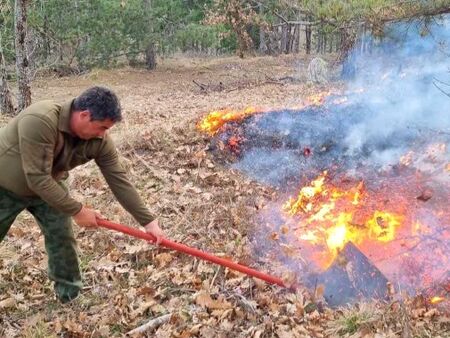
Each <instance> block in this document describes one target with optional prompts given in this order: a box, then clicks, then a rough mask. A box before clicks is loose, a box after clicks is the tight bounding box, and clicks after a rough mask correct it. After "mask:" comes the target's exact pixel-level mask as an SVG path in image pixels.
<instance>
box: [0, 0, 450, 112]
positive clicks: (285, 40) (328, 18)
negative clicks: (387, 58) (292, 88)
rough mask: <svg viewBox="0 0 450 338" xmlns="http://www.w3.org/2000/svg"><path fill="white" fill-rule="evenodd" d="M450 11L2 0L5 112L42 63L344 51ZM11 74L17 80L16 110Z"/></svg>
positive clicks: (305, 1)
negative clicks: (367, 37)
mask: <svg viewBox="0 0 450 338" xmlns="http://www.w3.org/2000/svg"><path fill="white" fill-rule="evenodd" d="M448 12H450V4H449V0H429V1H421V0H415V1H414V0H410V1H398V0H347V1H343V0H0V111H2V112H8V113H11V112H14V111H17V110H20V109H22V108H23V107H26V106H27V105H28V104H29V103H30V102H31V93H30V89H29V83H30V80H31V79H32V78H33V77H34V75H35V74H36V72H37V71H47V72H56V73H58V74H60V75H66V74H70V73H73V72H76V73H79V72H83V71H87V70H89V69H92V68H93V67H110V66H114V65H115V64H117V63H123V62H126V63H128V64H129V65H131V66H137V65H145V66H146V67H147V68H148V69H154V68H155V67H156V66H157V64H156V57H157V55H167V54H170V53H173V52H177V51H180V52H185V53H201V54H209V55H211V54H212V55H216V54H222V53H237V54H238V55H239V56H241V57H244V56H245V55H246V54H250V55H252V54H256V53H259V54H272V55H277V54H281V53H298V52H305V53H338V55H341V56H345V55H346V53H347V52H348V51H349V50H350V49H351V48H353V47H354V46H355V44H357V43H361V44H362V47H361V48H370V45H368V44H365V42H364V41H363V40H361V39H360V40H358V36H364V33H365V32H371V33H373V34H375V35H376V34H378V35H380V38H382V36H381V35H382V32H383V29H382V27H383V25H384V24H385V23H386V22H390V21H394V20H400V19H408V18H413V17H425V18H426V17H428V16H433V15H437V14H443V13H448ZM8 80H15V83H16V84H17V88H18V93H19V95H18V99H17V101H18V102H17V104H18V107H17V108H15V106H14V103H13V100H12V96H11V94H10V90H9V87H8Z"/></svg>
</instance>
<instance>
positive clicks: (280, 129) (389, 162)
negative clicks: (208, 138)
mask: <svg viewBox="0 0 450 338" xmlns="http://www.w3.org/2000/svg"><path fill="white" fill-rule="evenodd" d="M364 40H365V41H366V43H368V44H369V45H371V46H372V47H371V48H370V51H369V52H365V53H363V54H361V53H360V48H359V47H358V48H357V49H355V50H354V51H353V52H352V53H350V55H349V58H348V60H347V61H346V63H345V66H344V70H345V71H348V73H347V74H346V75H349V74H350V75H354V76H353V78H352V79H351V80H349V82H348V83H347V90H346V92H345V93H344V94H342V95H339V96H338V95H335V96H329V97H328V98H327V99H326V101H325V102H324V103H323V104H321V105H320V106H309V107H305V108H304V109H301V110H289V109H286V110H279V111H272V112H266V113H264V114H259V115H253V116H250V117H248V118H247V119H246V120H244V121H241V122H235V123H233V124H231V125H230V127H229V128H228V129H227V131H226V132H224V133H222V134H220V135H219V136H218V139H219V140H220V141H222V142H223V144H227V141H228V139H229V137H231V136H233V135H238V136H239V139H241V140H242V142H240V151H239V154H238V156H236V161H234V163H233V164H232V166H233V167H235V168H237V169H239V170H241V171H243V172H245V173H246V174H248V175H249V176H250V177H252V178H254V179H256V180H258V181H260V182H262V183H265V184H270V185H273V186H276V187H278V188H280V193H281V194H282V195H283V196H280V201H274V202H273V203H272V204H271V205H269V206H268V207H267V208H266V209H265V210H264V211H263V212H262V213H261V214H260V215H259V218H260V219H258V221H259V223H260V225H261V226H260V228H259V229H256V230H255V234H254V237H253V241H254V246H255V250H257V251H258V253H257V254H258V256H262V255H266V254H267V255H271V256H272V255H273V256H276V257H278V258H279V261H280V262H281V263H283V265H284V266H288V267H290V268H292V269H294V270H295V271H297V272H298V273H299V274H303V275H308V273H307V272H308V270H309V271H310V270H313V269H314V267H313V266H312V264H310V263H309V262H310V260H308V259H306V258H308V257H309V258H311V257H314V256H317V255H319V256H320V255H321V254H323V253H324V252H325V251H327V247H326V245H327V244H324V243H322V246H318V245H310V247H309V248H308V242H307V241H308V239H305V241H303V242H302V241H301V240H300V239H301V238H299V237H301V236H307V235H308V230H314V229H309V228H305V226H304V225H302V222H303V221H304V219H301V218H298V217H297V218H295V217H291V216H289V215H287V214H286V213H285V212H283V211H282V208H281V205H282V204H283V203H284V202H286V200H287V198H288V196H296V194H297V193H298V190H299V188H300V187H301V186H304V185H309V183H310V182H311V180H313V179H315V178H316V177H317V176H318V175H319V174H321V173H322V172H324V171H325V170H326V171H328V172H330V173H332V174H330V175H329V177H330V180H331V183H332V184H335V185H336V186H342V187H344V186H345V183H342V182H349V181H351V182H358V181H360V180H361V181H364V186H365V187H366V189H367V191H368V192H369V193H370V194H371V195H370V198H369V201H368V202H367V203H368V205H367V206H365V207H367V210H358V212H360V213H362V214H364V212H367V213H369V214H371V213H373V212H374V211H375V210H385V211H388V212H391V211H394V212H397V213H398V214H399V215H402V216H404V221H403V227H402V228H401V229H399V230H398V236H397V237H396V239H395V240H394V241H391V242H386V243H384V242H383V243H372V242H370V241H367V242H364V243H362V244H361V245H360V247H359V249H360V250H361V251H362V252H363V253H364V254H365V255H366V256H367V257H369V259H372V260H373V262H374V263H375V265H376V267H377V268H379V269H380V270H381V271H382V273H383V274H384V275H385V276H386V277H388V278H389V279H390V280H391V281H395V282H396V283H397V285H400V286H401V287H402V288H405V289H407V290H410V291H413V292H414V291H415V290H416V289H420V288H423V287H424V286H427V287H428V286H431V285H433V284H434V283H438V282H439V281H441V280H442V279H443V278H444V277H445V276H447V275H448V273H449V270H450V267H449V264H450V263H449V260H448V258H447V256H448V254H447V253H448V249H449V246H450V243H449V238H450V233H449V229H448V222H449V221H450V211H449V210H448V207H447V206H448V196H450V151H449V149H450V97H449V95H450V94H449V95H446V93H445V91H448V92H450V69H449V64H450V62H449V61H450V46H449V41H450V16H445V17H443V18H440V19H433V20H431V21H427V22H420V21H416V22H408V23H396V24H392V25H390V26H388V27H387V29H386V32H385V37H384V38H383V39H381V40H380V39H378V38H375V37H370V36H365V37H364ZM349 70H350V71H349ZM343 98H346V99H347V100H346V101H344V100H342V99H343ZM347 211H348V210H347ZM377 222H380V224H379V225H380V227H383V220H382V219H378V218H377ZM352 224H353V226H355V225H356V226H358V224H359V223H358V222H353V220H352ZM363 224H364V223H363ZM283 227H288V228H289V229H290V230H289V231H288V232H285V231H283V230H282V228H283ZM413 228H414V229H415V230H414V232H412V231H411V229H413ZM271 231H274V232H277V233H278V234H279V240H278V242H271V241H268V239H267V235H268V233H270V232H271ZM291 246H293V247H295V248H297V249H298V252H296V254H295V255H294V256H293V257H292V256H286V255H285V254H284V253H283V251H284V249H285V248H286V247H291ZM309 249H311V250H309ZM430 257H432V258H430ZM302 258H303V259H304V260H303V261H302V260H301V259H302ZM299 259H300V261H299ZM430 261H432V263H430ZM305 262H307V263H305ZM443 276H444V277H443ZM425 277H426V278H425ZM303 281H304V282H305V283H306V284H308V281H309V283H310V285H311V283H312V284H313V283H314V281H312V280H311V279H309V277H305V279H304V280H303ZM424 281H426V283H425V282H424ZM333 292H334V291H333ZM336 292H337V291H336ZM330 296H333V295H330Z"/></svg>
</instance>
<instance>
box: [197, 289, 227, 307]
mask: <svg viewBox="0 0 450 338" xmlns="http://www.w3.org/2000/svg"><path fill="white" fill-rule="evenodd" d="M195 302H196V303H197V304H198V305H200V306H203V307H205V308H208V309H212V310H215V309H230V308H231V304H230V303H229V302H227V301H225V300H213V299H212V298H211V296H210V295H209V294H208V293H207V292H206V291H201V292H200V293H199V294H198V295H197V297H196V298H195Z"/></svg>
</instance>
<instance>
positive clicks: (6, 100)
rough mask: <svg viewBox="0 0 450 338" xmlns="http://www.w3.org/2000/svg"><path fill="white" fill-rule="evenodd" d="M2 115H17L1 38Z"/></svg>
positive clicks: (0, 79) (0, 99)
mask: <svg viewBox="0 0 450 338" xmlns="http://www.w3.org/2000/svg"><path fill="white" fill-rule="evenodd" d="M0 113H2V114H11V115H13V114H14V113H15V109H14V104H13V101H12V95H11V91H10V90H9V86H8V82H7V76H6V63H5V58H4V56H3V48H2V40H1V36H0Z"/></svg>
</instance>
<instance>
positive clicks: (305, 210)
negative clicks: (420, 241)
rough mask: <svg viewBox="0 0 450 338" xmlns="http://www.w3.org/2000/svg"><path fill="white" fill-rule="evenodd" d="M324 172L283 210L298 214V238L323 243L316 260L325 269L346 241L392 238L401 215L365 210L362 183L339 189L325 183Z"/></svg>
mask: <svg viewBox="0 0 450 338" xmlns="http://www.w3.org/2000/svg"><path fill="white" fill-rule="evenodd" d="M327 175H328V173H327V171H324V172H323V173H322V174H320V175H319V176H318V177H317V178H316V179H314V180H312V181H311V183H310V184H309V185H308V186H304V187H302V188H301V189H300V192H299V193H298V195H297V198H290V199H289V200H288V201H287V202H286V203H285V204H284V205H283V210H284V211H285V212H287V214H288V215H290V216H295V215H297V216H299V217H300V219H301V221H300V225H299V227H298V228H296V229H297V230H299V231H297V235H298V238H299V239H301V240H304V241H308V242H310V243H311V244H320V243H322V244H323V245H324V246H325V247H326V248H327V250H326V252H324V253H323V255H322V256H321V258H318V259H317V263H318V264H319V265H320V266H321V267H322V268H327V267H328V266H329V264H331V262H332V261H333V260H334V258H335V257H336V255H337V254H338V253H339V251H340V250H341V249H342V248H344V246H345V244H346V243H348V242H353V243H354V244H359V243H361V242H362V241H364V240H374V241H378V242H389V241H392V240H393V239H395V234H396V230H397V229H398V228H399V227H400V226H401V224H402V223H403V216H402V215H399V214H395V213H390V212H387V211H383V210H376V209H375V210H371V211H369V212H367V211H365V209H364V208H363V207H364V202H365V200H369V199H368V198H366V195H367V192H366V191H365V188H364V183H363V182H359V183H358V184H356V185H354V186H351V187H349V188H348V189H342V188H338V187H334V186H332V185H331V184H328V183H327Z"/></svg>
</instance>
